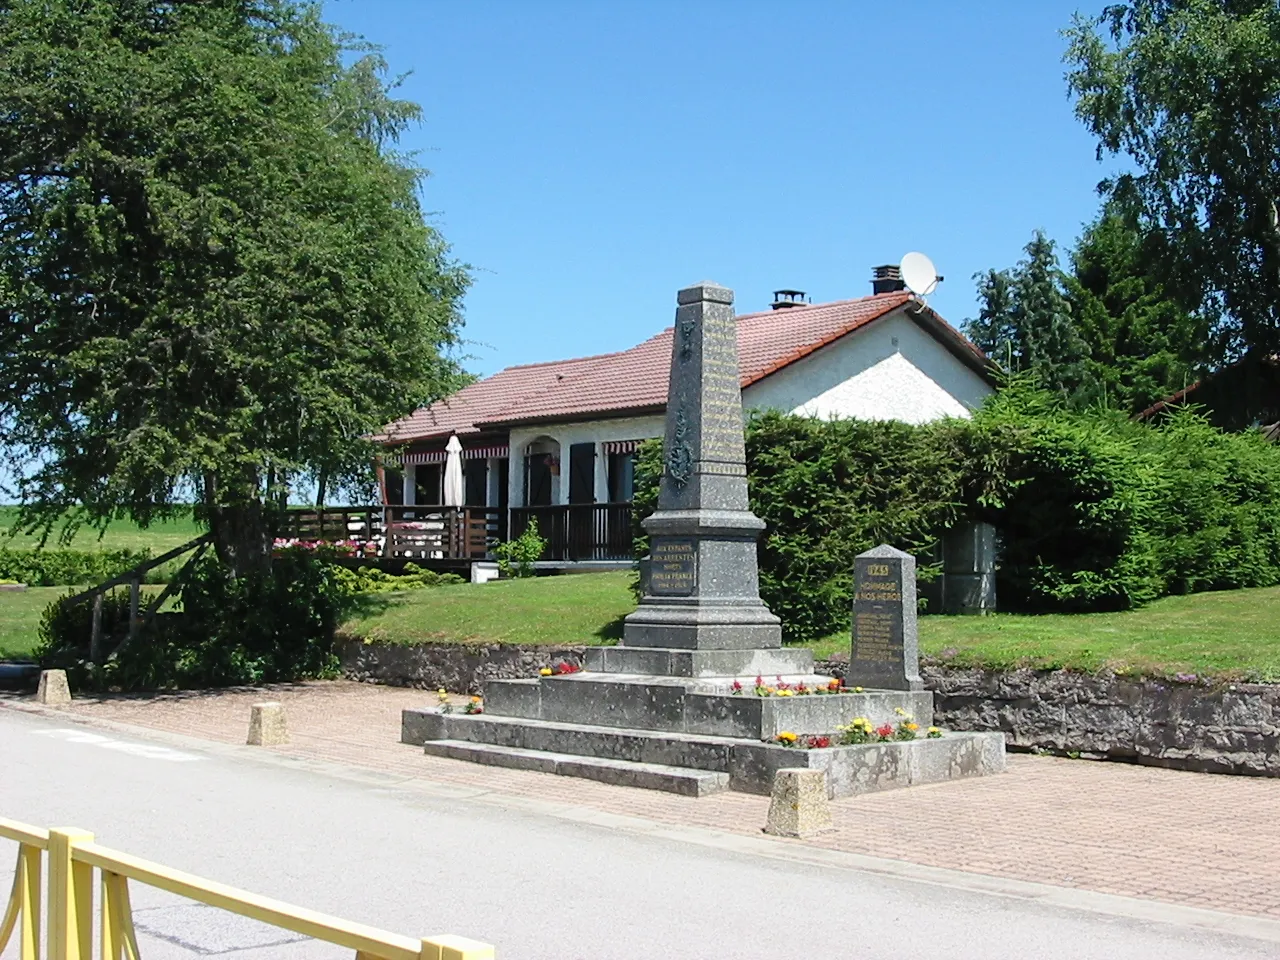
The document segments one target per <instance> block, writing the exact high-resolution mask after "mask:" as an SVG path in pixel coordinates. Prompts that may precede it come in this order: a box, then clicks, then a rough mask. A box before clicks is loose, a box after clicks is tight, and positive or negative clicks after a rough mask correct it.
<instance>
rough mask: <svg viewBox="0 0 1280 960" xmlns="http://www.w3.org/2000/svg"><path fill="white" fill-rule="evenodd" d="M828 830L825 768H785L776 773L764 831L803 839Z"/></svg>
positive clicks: (778, 835) (829, 809) (828, 810)
mask: <svg viewBox="0 0 1280 960" xmlns="http://www.w3.org/2000/svg"><path fill="white" fill-rule="evenodd" d="M830 829H832V824H831V807H830V805H829V804H828V802H827V773H826V771H825V770H809V769H806V768H803V767H784V768H783V769H781V770H779V771H778V772H777V773H775V774H774V777H773V793H772V794H771V795H770V799H769V819H768V820H767V821H766V822H765V827H764V832H765V833H768V834H772V835H773V836H775V837H792V838H795V839H804V838H805V837H811V836H813V835H814V834H815V833H822V832H823V831H825V830H830Z"/></svg>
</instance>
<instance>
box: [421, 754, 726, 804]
mask: <svg viewBox="0 0 1280 960" xmlns="http://www.w3.org/2000/svg"><path fill="white" fill-rule="evenodd" d="M423 750H424V752H425V753H427V754H428V755H429V756H434V757H447V758H449V759H451V760H468V761H470V762H472V763H483V764H488V765H489V766H494V767H509V768H512V769H515V770H534V771H537V772H539V773H554V774H556V775H558V776H562V777H580V778H582V779H584V780H595V781H597V782H599V783H609V784H614V785H615V786H621V787H640V788H642V789H645V790H661V791H664V792H666V793H677V794H680V795H681V796H686V797H705V796H708V795H710V794H713V793H720V792H722V791H724V790H728V789H729V774H727V773H723V772H720V771H714V770H694V769H690V768H687V767H674V766H669V765H667V764H661V763H640V762H635V761H631V760H615V759H608V758H604V757H589V756H582V755H579V754H570V753H554V752H552V751H549V750H528V749H524V748H521V747H509V746H502V745H499V744H493V743H475V742H472V741H468V740H429V741H427V743H426V744H424V745H423Z"/></svg>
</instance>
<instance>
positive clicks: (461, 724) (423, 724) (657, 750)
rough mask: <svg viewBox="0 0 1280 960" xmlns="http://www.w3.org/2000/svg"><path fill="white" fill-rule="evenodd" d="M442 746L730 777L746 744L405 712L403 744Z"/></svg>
mask: <svg viewBox="0 0 1280 960" xmlns="http://www.w3.org/2000/svg"><path fill="white" fill-rule="evenodd" d="M440 740H449V741H464V742H467V743H479V744H488V745H492V746H498V747H509V748H511V749H513V750H522V751H535V752H541V753H550V754H556V755H572V756H578V757H599V758H601V759H604V760H617V761H620V762H623V763H633V764H656V765H658V766H662V767H675V768H681V769H696V770H704V771H710V772H719V773H726V772H728V770H729V768H730V756H731V752H732V748H733V747H734V746H736V745H739V744H741V743H742V741H741V740H737V739H734V738H731V737H717V736H705V735H697V734H689V733H672V732H668V731H662V730H628V729H624V728H620V727H603V726H591V725H589V724H577V723H563V722H556V721H550V720H531V719H527V718H522V717H500V716H493V715H491V714H487V713H486V714H472V715H468V714H462V715H459V714H441V713H438V712H436V711H433V710H421V711H409V710H406V711H404V713H403V715H402V726H401V741H402V742H403V743H412V744H415V745H420V744H426V745H427V746H430V744H431V742H432V741H440Z"/></svg>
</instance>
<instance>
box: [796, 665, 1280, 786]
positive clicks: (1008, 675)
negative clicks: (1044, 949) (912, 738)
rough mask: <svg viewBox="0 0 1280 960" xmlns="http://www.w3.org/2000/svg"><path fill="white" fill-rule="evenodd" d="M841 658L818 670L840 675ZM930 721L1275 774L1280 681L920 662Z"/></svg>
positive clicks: (1084, 748)
mask: <svg viewBox="0 0 1280 960" xmlns="http://www.w3.org/2000/svg"><path fill="white" fill-rule="evenodd" d="M846 663H847V661H844V662H842V661H840V660H831V661H825V662H822V663H820V664H819V665H818V670H819V671H820V672H823V673H831V674H834V675H837V676H843V672H844V666H845V664H846ZM920 676H921V677H922V678H923V679H924V682H925V686H926V687H927V688H928V689H930V690H932V691H933V706H934V720H933V722H934V723H936V724H938V725H939V726H942V727H948V728H951V729H954V730H998V731H1000V732H1001V733H1003V734H1004V736H1005V742H1006V744H1007V745H1008V746H1009V747H1010V748H1011V749H1015V750H1017V749H1022V750H1033V751H1036V750H1046V751H1049V752H1052V753H1057V754H1070V755H1076V754H1078V755H1080V756H1082V757H1088V758H1090V759H1107V760H1126V761H1129V762H1133V763H1142V764H1149V765H1151V766H1159V767H1172V768H1175V769H1181V770H1202V771H1206V772H1209V773H1233V774H1241V775H1246V776H1261V777H1280V685H1274V684H1258V683H1235V684H1211V683H1207V682H1205V681H1201V680H1198V679H1196V680H1189V681H1188V682H1176V681H1170V680H1155V679H1130V678H1127V677H1117V676H1115V675H1113V674H1100V675H1092V674H1083V673H1073V672H1071V671H1067V670H1009V671H999V670H983V669H978V668H969V669H962V668H957V667H944V666H939V665H937V664H929V663H922V664H921V666H920Z"/></svg>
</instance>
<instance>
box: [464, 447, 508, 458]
mask: <svg viewBox="0 0 1280 960" xmlns="http://www.w3.org/2000/svg"><path fill="white" fill-rule="evenodd" d="M510 455H511V449H510V447H508V446H506V445H503V446H501V447H471V448H463V451H462V458H463V459H464V460H505V459H506V458H507V457H509V456H510Z"/></svg>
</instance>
